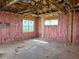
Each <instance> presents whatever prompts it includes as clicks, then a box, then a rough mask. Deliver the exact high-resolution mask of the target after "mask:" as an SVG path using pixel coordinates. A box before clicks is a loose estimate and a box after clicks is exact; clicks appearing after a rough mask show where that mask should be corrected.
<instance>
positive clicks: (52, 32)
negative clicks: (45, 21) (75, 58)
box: [44, 14, 68, 41]
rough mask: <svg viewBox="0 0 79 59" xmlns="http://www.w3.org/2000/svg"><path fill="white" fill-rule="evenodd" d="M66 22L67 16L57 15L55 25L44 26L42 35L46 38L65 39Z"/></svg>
mask: <svg viewBox="0 0 79 59" xmlns="http://www.w3.org/2000/svg"><path fill="white" fill-rule="evenodd" d="M52 19H53V18H52ZM67 23H68V22H67V16H66V15H63V14H61V15H59V17H58V25H57V26H45V27H44V28H45V30H44V37H45V38H46V39H48V40H59V41H65V40H66V39H67Z"/></svg>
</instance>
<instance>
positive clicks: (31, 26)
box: [29, 20, 34, 32]
mask: <svg viewBox="0 0 79 59" xmlns="http://www.w3.org/2000/svg"><path fill="white" fill-rule="evenodd" d="M33 31H34V21H32V20H30V21H29V32H33Z"/></svg>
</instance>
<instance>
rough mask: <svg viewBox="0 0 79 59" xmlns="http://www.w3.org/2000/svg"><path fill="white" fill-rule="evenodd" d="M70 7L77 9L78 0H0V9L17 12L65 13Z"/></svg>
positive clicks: (78, 9)
mask: <svg viewBox="0 0 79 59" xmlns="http://www.w3.org/2000/svg"><path fill="white" fill-rule="evenodd" d="M72 9H75V10H77V11H79V0H0V10H1V11H8V12H13V13H18V14H26V13H29V14H35V15H41V14H47V13H53V12H59V11H61V12H64V13H67V12H68V11H69V10H72Z"/></svg>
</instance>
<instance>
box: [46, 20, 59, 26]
mask: <svg viewBox="0 0 79 59" xmlns="http://www.w3.org/2000/svg"><path fill="white" fill-rule="evenodd" d="M45 25H58V19H53V20H46V21H45Z"/></svg>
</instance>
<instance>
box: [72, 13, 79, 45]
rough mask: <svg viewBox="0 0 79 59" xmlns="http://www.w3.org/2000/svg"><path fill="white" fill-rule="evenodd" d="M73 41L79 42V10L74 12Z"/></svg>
mask: <svg viewBox="0 0 79 59" xmlns="http://www.w3.org/2000/svg"><path fill="white" fill-rule="evenodd" d="M73 41H74V43H76V44H79V12H76V13H75V14H74V19H73Z"/></svg>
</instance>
